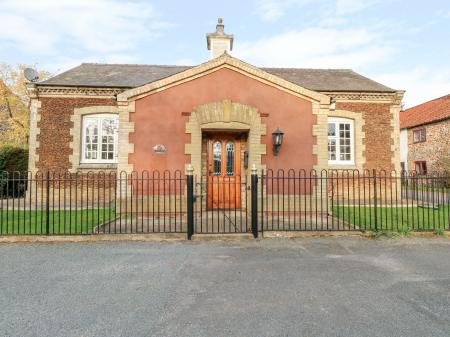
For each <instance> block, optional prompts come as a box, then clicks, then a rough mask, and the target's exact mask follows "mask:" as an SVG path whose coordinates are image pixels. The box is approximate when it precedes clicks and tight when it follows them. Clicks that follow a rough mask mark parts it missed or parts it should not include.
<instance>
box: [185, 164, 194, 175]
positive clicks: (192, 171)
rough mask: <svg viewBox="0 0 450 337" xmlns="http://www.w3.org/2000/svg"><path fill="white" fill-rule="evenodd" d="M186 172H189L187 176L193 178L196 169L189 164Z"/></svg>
mask: <svg viewBox="0 0 450 337" xmlns="http://www.w3.org/2000/svg"><path fill="white" fill-rule="evenodd" d="M186 172H187V175H188V176H191V175H193V174H194V167H193V166H192V164H191V163H189V164H188V165H187V168H186Z"/></svg>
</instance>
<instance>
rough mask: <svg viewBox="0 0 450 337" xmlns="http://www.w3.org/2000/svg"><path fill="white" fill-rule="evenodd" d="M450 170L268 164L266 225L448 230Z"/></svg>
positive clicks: (263, 196) (262, 217) (263, 202)
mask: <svg viewBox="0 0 450 337" xmlns="http://www.w3.org/2000/svg"><path fill="white" fill-rule="evenodd" d="M449 187H450V186H449V175H448V174H429V175H426V176H424V175H418V174H415V173H414V172H411V173H408V174H407V173H406V172H402V173H400V174H397V173H396V172H395V171H392V172H386V171H378V172H377V171H368V170H365V171H358V170H340V171H337V170H323V171H320V172H316V171H314V170H313V171H309V172H306V171H304V170H299V171H295V170H288V171H284V170H278V171H276V172H274V171H272V170H268V171H267V172H264V171H263V172H261V183H260V185H259V193H260V200H259V221H258V222H259V223H260V228H261V230H262V231H361V230H363V231H366V230H370V231H380V230H383V231H400V232H406V231H444V230H449V228H450V227H449V226H450V225H449V223H450V188H449Z"/></svg>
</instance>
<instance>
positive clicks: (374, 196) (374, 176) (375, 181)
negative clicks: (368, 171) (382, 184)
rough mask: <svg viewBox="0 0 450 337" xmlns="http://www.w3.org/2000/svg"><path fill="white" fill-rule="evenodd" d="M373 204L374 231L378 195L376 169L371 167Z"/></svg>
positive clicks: (376, 228) (376, 227) (376, 229)
mask: <svg viewBox="0 0 450 337" xmlns="http://www.w3.org/2000/svg"><path fill="white" fill-rule="evenodd" d="M373 186H374V189H373V192H374V195H373V206H374V210H375V214H374V220H375V231H378V216H377V207H378V196H377V170H376V169H373Z"/></svg>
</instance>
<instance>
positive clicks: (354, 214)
mask: <svg viewBox="0 0 450 337" xmlns="http://www.w3.org/2000/svg"><path fill="white" fill-rule="evenodd" d="M333 215H334V216H336V217H337V218H338V219H340V220H344V221H346V222H349V223H351V224H353V225H355V226H358V227H359V228H360V229H362V230H392V231H399V232H406V231H410V230H412V231H420V230H431V231H434V230H439V231H441V230H449V229H450V227H449V226H450V225H449V222H450V207H449V206H448V205H445V206H440V207H439V209H436V210H434V209H430V208H421V207H416V206H415V207H408V208H407V207H377V209H376V215H375V209H374V208H373V207H364V206H361V207H360V208H359V207H358V206H355V207H353V206H336V207H333ZM375 216H376V218H377V226H375Z"/></svg>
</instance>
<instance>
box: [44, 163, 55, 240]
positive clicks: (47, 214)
mask: <svg viewBox="0 0 450 337" xmlns="http://www.w3.org/2000/svg"><path fill="white" fill-rule="evenodd" d="M45 185H46V191H45V192H46V194H47V195H46V196H45V235H50V171H47V175H46V179H45ZM53 230H54V229H53Z"/></svg>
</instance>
